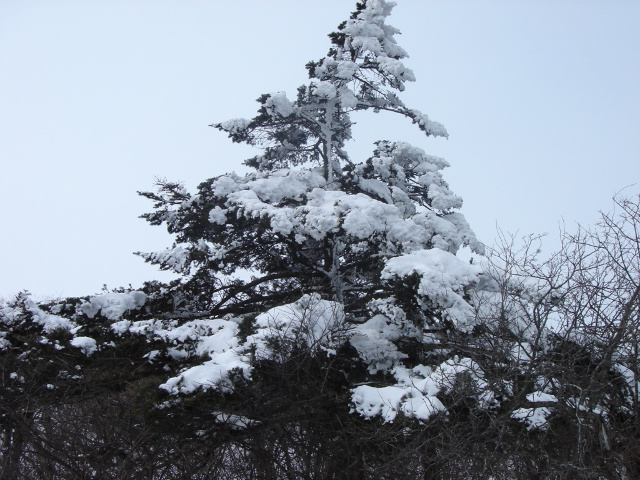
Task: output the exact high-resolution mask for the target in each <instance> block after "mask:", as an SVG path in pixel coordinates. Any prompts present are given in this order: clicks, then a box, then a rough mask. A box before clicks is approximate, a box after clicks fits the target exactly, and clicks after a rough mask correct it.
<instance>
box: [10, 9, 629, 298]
mask: <svg viewBox="0 0 640 480" xmlns="http://www.w3.org/2000/svg"><path fill="white" fill-rule="evenodd" d="M354 5H355V2H352V1H348V0H278V1H271V2H265V1H263V0H260V1H257V0H236V1H231V0H224V1H223V0H216V1H196V0H189V1H178V0H173V1H166V0H154V1H153V2H152V1H150V0H149V1H124V0H110V1H101V2H98V1H63V0H60V1H17V0H3V1H1V2H0V165H1V166H2V169H1V170H0V172H1V174H0V226H1V228H2V230H1V231H2V235H1V237H0V297H7V296H9V295H11V294H13V293H16V292H17V291H19V290H21V289H27V290H29V291H31V292H32V293H34V294H35V295H37V296H38V297H39V298H43V297H47V296H74V295H87V294H92V293H96V292H97V291H99V290H100V289H101V287H102V285H103V284H105V283H106V284H107V285H108V287H109V288H113V287H117V286H121V285H124V286H126V285H128V284H129V283H131V284H132V285H133V286H139V285H140V284H141V283H142V281H144V280H150V279H167V278H168V277H167V275H166V274H164V275H162V274H160V273H159V272H157V271H156V269H155V267H152V266H149V265H146V264H144V263H143V262H142V260H141V259H139V258H138V257H135V256H133V255H132V254H131V252H133V251H136V250H141V251H153V250H159V249H162V248H164V247H166V246H170V244H171V242H172V239H171V237H170V236H169V235H168V234H167V233H166V232H165V231H164V230H162V229H161V228H158V227H151V226H148V225H147V224H146V223H145V222H144V221H143V220H141V219H138V218H137V217H138V215H140V214H142V213H144V212H146V211H149V210H150V207H151V204H150V202H148V201H146V200H144V199H142V198H139V197H138V196H137V195H136V191H137V190H150V189H153V181H154V177H166V178H167V179H170V180H182V181H184V182H185V183H186V185H187V187H188V188H190V189H191V190H193V189H194V188H195V186H196V185H197V184H198V183H200V182H201V181H203V180H205V179H207V178H210V177H212V176H215V175H219V174H221V173H224V172H227V171H231V170H236V171H242V167H241V166H240V163H241V161H242V160H244V159H245V158H247V157H249V156H252V155H253V154H254V153H253V151H252V150H251V149H249V148H248V147H244V146H239V145H237V144H232V143H231V142H230V141H229V140H227V139H226V137H225V136H224V135H223V134H222V133H220V132H217V131H215V130H213V129H212V128H209V127H207V125H208V124H210V123H212V122H214V121H223V120H227V119H229V118H236V117H251V116H253V114H254V113H255V111H256V107H257V104H256V103H255V101H254V100H255V99H256V98H257V97H258V96H259V95H260V94H262V93H266V92H273V91H282V90H284V91H286V92H287V93H288V94H289V96H290V97H293V96H294V95H295V89H296V87H297V86H298V85H300V84H302V83H305V81H306V79H307V77H306V71H305V69H304V65H305V63H306V62H307V61H309V60H316V59H319V58H321V57H322V56H323V55H324V54H325V53H326V51H327V49H328V47H329V41H328V39H327V38H326V34H328V33H329V32H331V31H332V30H334V29H335V27H336V26H337V25H338V24H339V23H340V22H341V21H342V20H344V19H346V18H348V16H349V13H350V12H351V11H352V10H353V7H354ZM389 23H390V24H392V25H394V26H396V27H398V28H399V29H400V30H401V31H402V32H403V35H400V36H398V42H399V43H400V45H402V46H403V47H404V48H405V49H406V50H407V51H408V52H409V54H410V58H409V59H407V60H406V62H405V64H406V65H407V66H408V67H410V68H412V69H413V70H414V72H415V74H416V77H417V82H416V83H415V84H411V85H409V86H408V88H407V91H406V92H405V95H404V96H403V99H404V100H405V103H407V105H409V106H411V107H413V108H418V109H420V110H422V111H423V112H425V113H427V114H428V115H429V116H430V117H431V119H433V120H437V121H440V122H442V123H444V125H445V126H446V127H447V129H448V131H449V134H450V138H449V139H448V140H444V139H431V138H426V137H423V136H422V135H421V134H420V132H418V131H417V129H416V128H415V127H414V126H413V125H411V124H410V123H409V122H407V121H405V120H403V119H400V118H394V117H393V116H389V115H384V114H380V115H377V116H375V115H374V116H371V114H369V115H368V116H365V115H363V116H362V117H355V120H356V121H357V122H358V125H357V126H356V128H355V129H354V137H355V140H354V142H352V145H351V148H350V152H351V154H352V158H354V159H355V160H358V159H363V158H366V156H367V155H368V154H369V153H370V152H371V149H372V142H373V141H375V140H377V139H389V140H406V141H409V142H411V143H413V144H414V145H416V146H420V147H422V148H424V149H425V150H426V151H427V153H429V154H432V155H438V156H442V157H445V158H446V159H447V160H448V161H449V162H450V163H451V165H452V166H451V168H449V169H448V170H447V171H445V173H444V175H445V178H446V179H447V181H448V182H449V184H450V186H451V188H452V190H453V191H454V192H455V193H457V194H458V195H460V196H461V197H462V198H463V199H464V200H465V206H464V208H463V213H464V214H465V215H466V216H467V219H468V220H469V222H470V223H471V225H472V227H473V228H474V230H475V232H476V234H477V235H478V237H479V238H480V239H481V240H483V241H484V242H485V243H488V244H491V243H492V241H493V238H494V236H495V230H496V225H499V226H500V227H501V228H502V229H504V230H507V231H519V232H520V233H522V234H524V233H542V232H549V233H550V238H549V241H548V242H547V243H548V247H549V249H551V248H554V247H555V243H554V237H555V236H557V231H558V224H559V222H560V221H561V219H564V220H565V222H566V224H567V226H568V227H569V228H572V227H573V225H575V222H580V223H583V224H591V223H593V222H595V221H596V220H597V217H598V216H597V212H598V210H609V209H610V206H611V202H610V199H611V196H612V195H613V194H614V193H616V192H617V191H619V190H620V189H622V188H624V187H626V186H628V185H631V184H636V183H637V182H638V181H640V135H639V133H638V131H639V127H640V29H638V24H639V23H640V2H638V1H636V0H629V1H622V0H615V1H611V0H607V1H605V0H601V1H596V0H580V1H572V0H564V1H562V2H558V1H557V0H549V1H547V0H535V1H533V0H531V1H512V0H510V1H506V0H505V1H488V0H486V1H480V0H473V1H452V0H419V1H418V0H399V1H398V6H397V7H396V9H395V10H394V13H393V15H392V16H391V18H390V20H389ZM367 117H368V118H367ZM639 190H640V188H639V187H638V185H635V186H634V187H630V188H628V189H627V190H626V191H627V192H629V193H636V192H638V191H639Z"/></svg>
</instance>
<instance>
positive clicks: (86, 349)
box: [70, 337, 98, 357]
mask: <svg viewBox="0 0 640 480" xmlns="http://www.w3.org/2000/svg"><path fill="white" fill-rule="evenodd" d="M70 343H71V345H72V346H74V347H76V348H79V349H80V350H81V351H82V353H84V354H85V355H86V356H87V357H90V356H91V355H93V353H94V352H95V351H97V350H98V345H97V343H96V341H95V340H94V339H93V338H91V337H75V338H73V339H72V340H71V342H70Z"/></svg>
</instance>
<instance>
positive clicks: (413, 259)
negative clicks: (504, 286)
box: [382, 248, 478, 329]
mask: <svg viewBox="0 0 640 480" xmlns="http://www.w3.org/2000/svg"><path fill="white" fill-rule="evenodd" d="M477 273H478V272H477V269H476V268H475V267H474V266H472V265H469V264H468V263H465V262H463V261H462V260H460V259H459V258H458V257H456V256H455V255H453V254H451V253H449V252H445V251H443V250H440V249H438V248H432V249H430V250H419V251H416V252H414V253H412V254H405V255H400V256H398V257H394V258H390V259H389V260H387V264H386V265H385V268H384V270H383V271H382V278H383V279H387V280H390V279H393V278H395V277H406V276H409V275H411V274H418V275H419V276H420V284H419V287H418V292H417V293H418V294H419V295H423V296H425V297H428V298H429V299H430V300H432V301H434V302H436V303H437V304H438V305H439V306H440V307H442V308H443V309H445V314H446V315H447V316H448V317H449V318H450V319H451V320H452V321H454V322H455V323H456V325H457V326H458V327H460V328H463V329H465V328H468V327H470V326H472V323H473V320H474V311H473V309H472V308H471V306H470V305H469V304H468V303H467V302H466V300H465V299H464V298H463V296H462V295H463V294H464V290H465V288H467V287H469V286H471V285H473V284H474V283H475V282H476V281H477Z"/></svg>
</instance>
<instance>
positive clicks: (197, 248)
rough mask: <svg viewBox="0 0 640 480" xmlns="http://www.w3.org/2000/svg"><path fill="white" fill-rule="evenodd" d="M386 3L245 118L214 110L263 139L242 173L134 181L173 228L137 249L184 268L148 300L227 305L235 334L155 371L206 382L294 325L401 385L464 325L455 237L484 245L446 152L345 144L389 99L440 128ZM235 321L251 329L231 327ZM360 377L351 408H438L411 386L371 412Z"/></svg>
mask: <svg viewBox="0 0 640 480" xmlns="http://www.w3.org/2000/svg"><path fill="white" fill-rule="evenodd" d="M393 5H394V4H393V3H391V2H385V1H382V0H369V1H366V2H361V3H359V4H358V5H357V11H356V12H354V13H353V15H352V16H351V18H350V19H349V20H348V21H346V22H344V23H342V24H341V25H340V26H339V28H338V31H337V32H335V33H332V34H331V35H330V38H331V41H332V48H331V49H330V51H329V53H328V54H327V56H326V57H324V58H322V59H321V60H319V61H317V62H310V63H309V64H308V65H307V70H308V72H309V77H310V82H309V83H308V84H306V85H303V86H301V87H299V89H298V92H297V96H296V98H295V100H290V99H289V98H288V97H287V96H286V95H285V93H283V92H277V93H268V94H265V95H263V96H261V97H260V98H259V99H258V101H259V103H260V109H259V111H258V115H257V116H256V117H254V118H253V119H251V120H246V119H234V120H230V121H226V122H222V123H216V124H214V125H212V126H214V127H216V128H217V129H219V130H222V131H224V132H226V133H227V134H228V135H229V137H230V138H231V139H232V140H233V141H234V142H243V143H248V144H250V145H254V146H258V147H261V148H262V153H261V154H260V155H257V156H256V157H253V158H251V159H249V160H247V161H245V164H246V165H248V166H249V167H252V168H253V170H254V171H253V172H252V173H249V174H247V175H244V176H239V175H237V174H235V173H230V174H226V175H222V176H219V177H216V178H212V179H210V180H207V181H205V182H204V183H202V184H201V185H200V186H199V187H198V192H197V193H196V194H194V195H192V194H190V193H188V192H187V191H186V190H185V189H184V188H183V187H182V186H181V185H179V184H173V183H166V182H164V183H161V184H160V189H159V192H158V193H144V194H143V195H145V196H147V197H149V198H151V199H152V200H154V201H155V202H156V205H155V211H154V212H153V213H150V214H147V215H145V217H146V219H147V220H148V221H149V222H151V223H152V224H154V225H160V224H166V226H167V228H168V230H169V232H171V233H174V234H175V235H176V243H175V244H174V245H173V247H172V248H170V249H168V250H166V251H161V252H154V253H141V254H140V255H141V256H143V257H144V258H145V259H146V260H147V261H149V262H151V263H154V264H157V265H159V266H160V267H161V268H163V269H170V270H173V271H175V272H177V273H179V274H181V275H182V278H181V279H180V280H179V281H177V282H175V283H174V284H172V285H171V286H170V287H165V288H162V289H161V293H159V295H158V298H163V299H166V300H167V301H164V302H161V304H162V309H161V310H160V311H158V312H157V313H161V314H163V315H165V316H167V315H168V316H172V317H174V318H181V319H196V318H198V319H202V318H213V317H215V318H225V319H227V320H225V322H227V324H228V328H229V329H230V332H231V333H229V332H227V333H225V335H229V336H231V337H233V338H234V340H233V341H232V342H230V343H229V345H228V347H227V348H224V349H223V350H224V351H223V352H216V353H213V352H212V355H211V358H210V359H208V360H207V362H206V363H207V364H208V365H209V367H210V368H209V370H207V369H206V368H205V366H204V365H199V366H196V367H193V368H191V369H189V370H186V371H184V372H182V373H180V374H179V375H178V376H176V377H174V378H173V379H172V380H171V381H170V382H168V383H167V384H165V388H167V390H168V391H170V392H172V393H176V394H177V393H181V392H182V393H184V392H192V391H194V390H197V389H207V388H216V385H218V383H219V382H221V381H222V382H224V381H225V379H226V377H227V375H228V372H229V371H230V370H231V369H232V368H237V367H238V366H241V368H242V369H243V370H244V371H245V374H246V376H247V377H249V376H250V372H251V370H252V369H253V368H254V363H253V362H255V361H256V359H259V358H270V359H271V358H273V357H281V356H282V355H283V353H282V352H281V351H276V349H272V348H266V347H264V348H261V349H258V350H259V351H258V352H255V351H254V350H255V349H256V345H258V344H261V342H265V341H267V340H268V339H269V338H273V337H274V335H277V336H279V337H286V341H287V342H288V343H292V344H297V343H299V342H300V341H302V340H304V342H306V346H307V347H308V348H312V347H313V348H314V349H315V351H316V352H318V353H317V354H318V355H325V356H326V355H327V354H328V352H333V353H331V354H335V350H336V348H338V347H340V346H343V345H345V344H349V345H350V346H351V347H353V348H354V349H355V350H356V351H357V355H356V357H357V358H358V359H359V360H360V361H362V362H364V363H365V364H366V366H367V367H368V370H369V372H370V373H371V374H375V373H376V372H383V373H388V372H390V371H391V370H392V369H395V371H396V375H395V377H396V378H395V379H394V380H393V382H394V383H395V382H400V383H401V384H403V385H404V384H405V383H406V384H407V385H408V383H407V382H409V383H410V380H409V378H410V377H411V378H413V376H414V375H418V378H420V379H422V380H424V379H425V375H424V372H423V373H415V374H414V373H412V372H413V371H414V370H415V369H414V367H416V362H418V361H419V360H421V359H424V358H425V356H426V355H427V353H428V349H433V348H439V347H441V346H442V345H441V343H442V342H445V343H446V340H445V338H446V337H447V336H448V335H450V334H454V333H459V332H461V331H469V330H470V329H471V328H472V327H473V324H474V314H473V311H472V308H471V307H470V306H469V304H468V303H467V301H466V299H465V295H466V292H467V290H468V289H469V288H470V287H472V286H473V285H474V283H475V282H476V271H475V270H474V269H473V268H472V267H471V266H469V265H468V264H466V263H465V262H463V261H461V260H459V259H458V258H457V257H456V256H455V254H456V252H457V251H458V250H459V248H461V247H462V246H468V247H470V248H471V249H472V250H473V251H475V252H478V253H481V252H482V245H481V244H480V243H479V242H478V241H477V240H476V238H475V236H474V235H473V233H472V231H471V230H470V228H469V226H468V224H467V222H466V221H465V219H464V217H463V216H462V215H461V214H460V213H459V212H457V210H458V209H459V208H460V206H461V204H462V201H461V199H460V198H459V197H458V196H456V195H454V194H453V193H452V192H451V191H450V190H449V188H448V185H447V183H446V182H445V181H444V180H443V178H442V175H441V170H442V169H444V168H445V167H446V166H447V162H446V161H445V160H443V159H441V158H437V157H433V156H429V155H427V154H426V153H425V152H424V151H423V150H421V149H419V148H416V147H413V146H411V145H409V144H407V143H404V142H399V141H398V142H391V141H388V140H381V141H379V142H377V144H376V146H375V150H374V152H373V155H372V156H371V157H370V158H368V159H366V160H364V161H357V160H356V159H352V158H350V157H349V154H348V152H347V151H346V149H345V143H346V141H347V140H349V139H351V128H350V127H351V124H352V123H351V119H350V114H351V113H352V112H355V111H365V110H367V111H371V112H379V111H381V110H385V111H389V112H393V113H396V114H398V115H399V116H401V117H406V118H407V119H409V120H410V121H412V122H413V123H415V124H416V125H417V126H418V127H419V128H420V129H421V130H422V131H424V132H425V134H426V135H428V136H434V137H437V136H440V137H446V136H447V132H446V130H445V129H444V127H443V126H442V125H440V124H439V123H437V122H433V121H431V120H430V119H429V118H428V117H427V115H425V114H423V113H421V112H420V111H418V110H416V109H412V108H409V107H407V106H406V105H405V104H404V103H403V102H402V100H401V99H400V98H399V96H398V93H399V92H401V91H403V90H404V87H405V82H407V81H413V80H414V75H413V73H412V72H411V70H409V69H408V68H407V67H405V66H404V64H403V63H402V59H403V58H405V57H406V56H407V54H406V52H405V51H404V50H403V49H402V48H401V47H400V46H398V44H397V43H396V40H395V37H394V36H395V34H397V33H398V30H397V29H395V28H394V27H392V26H389V25H388V24H386V18H387V16H388V15H389V14H390V12H391V9H392V7H393ZM167 303H170V304H171V310H170V311H169V312H167V311H166V310H164V308H166V307H165V305H166V304H167ZM152 304H153V302H150V305H152ZM151 308H153V307H151ZM240 326H243V328H244V329H245V332H246V331H249V332H257V333H254V334H253V335H250V336H249V337H248V338H242V335H241V334H240V333H239V332H240V330H241V328H240ZM427 333H428V335H426V334H427ZM245 337H246V333H245ZM265 339H267V340H265ZM280 340H281V342H280V343H282V340H283V338H280ZM304 342H303V343H304ZM425 342H426V343H425ZM426 344H428V347H427V345H426ZM297 346H300V345H297ZM316 347H318V348H316ZM281 348H282V346H281ZM230 352H234V353H233V354H232V357H233V358H232V360H231V361H230V362H229V363H227V361H228V360H229V355H230ZM250 352H253V354H252V356H251V358H252V360H248V358H249V357H248V355H249V353H250ZM242 358H244V359H246V360H241V359H242ZM405 364H406V366H405ZM421 368H426V367H421ZM412 369H413V370H412ZM418 370H419V369H418ZM418 370H415V371H416V372H417V371H418ZM205 372H206V373H205ZM357 380H358V381H360V382H361V381H363V380H365V379H364V378H358V379H357ZM411 381H412V380H411ZM402 388H403V389H405V388H408V387H406V386H403V387H402ZM370 389H373V387H367V386H362V387H360V388H359V389H357V391H356V392H355V393H354V396H353V401H354V402H355V406H356V409H357V410H358V411H359V412H360V413H362V414H365V415H374V414H376V413H380V414H383V415H384V416H385V418H387V419H390V418H391V417H393V416H394V415H395V413H396V411H399V410H402V411H403V412H404V413H405V414H407V415H409V416H412V415H413V416H418V417H420V418H427V417H428V416H429V415H430V414H431V413H433V411H435V410H433V409H431V410H430V413H428V414H427V413H424V412H423V413H418V410H419V407H418V404H419V403H420V402H422V403H423V404H425V403H426V405H427V406H428V405H429V401H425V398H424V397H423V396H422V394H426V392H421V394H420V395H419V394H418V393H416V394H415V395H414V396H413V397H412V399H407V398H405V400H406V401H405V402H404V403H403V404H402V405H400V404H398V405H396V406H394V407H393V408H392V409H391V411H389V412H386V413H382V410H380V408H377V407H376V408H375V409H372V408H371V406H370V405H369V404H370V398H369V396H368V395H369V394H371V395H373V396H374V397H375V396H378V397H380V391H379V389H375V391H369V390H370ZM434 392H435V391H431V394H432V395H433V394H434ZM363 395H364V397H363ZM385 402H386V399H383V401H382V403H385ZM434 402H435V400H434ZM387 403H388V402H387ZM438 403H439V402H438ZM368 405H369V406H368ZM396 407H397V408H396ZM423 408H424V407H423Z"/></svg>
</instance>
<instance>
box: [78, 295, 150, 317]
mask: <svg viewBox="0 0 640 480" xmlns="http://www.w3.org/2000/svg"><path fill="white" fill-rule="evenodd" d="M146 301H147V296H146V295H145V293H144V292H140V291H132V292H126V293H115V292H110V293H104V294H102V295H96V296H94V297H89V300H88V301H87V302H85V303H83V304H82V305H81V306H80V310H81V311H82V312H83V313H84V314H85V315H87V317H89V318H93V317H95V316H96V314H97V313H98V312H100V314H101V315H103V316H104V317H106V318H108V319H109V320H120V318H121V317H122V315H124V314H125V313H126V312H128V311H130V310H138V309H140V308H141V307H142V306H143V305H144V304H145V302H146Z"/></svg>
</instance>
